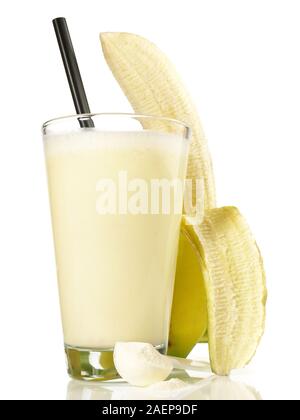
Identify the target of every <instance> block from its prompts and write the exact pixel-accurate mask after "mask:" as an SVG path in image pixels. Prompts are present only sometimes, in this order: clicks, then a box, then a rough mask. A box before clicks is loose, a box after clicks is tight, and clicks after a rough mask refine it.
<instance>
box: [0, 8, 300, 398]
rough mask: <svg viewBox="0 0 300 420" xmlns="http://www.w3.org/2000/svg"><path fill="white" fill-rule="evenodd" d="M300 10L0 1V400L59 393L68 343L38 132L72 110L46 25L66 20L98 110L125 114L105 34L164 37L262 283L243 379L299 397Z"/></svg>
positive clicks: (273, 393)
mask: <svg viewBox="0 0 300 420" xmlns="http://www.w3.org/2000/svg"><path fill="white" fill-rule="evenodd" d="M299 6H300V3H299V1H297V0H294V1H293V0H281V1H279V0H225V1H224V0H219V1H217V0H197V1H195V0H185V1H177V0H164V1H161V0H160V1H155V0H152V1H151V2H149V1H141V0H126V1H124V0H119V1H118V0H107V1H99V0H95V1H94V0H85V1H82V0H80V1H74V0H72V1H66V0H51V1H50V0H47V1H40V2H39V1H35V0H27V1H21V0H19V1H16V0H10V1H8V2H3V5H2V6H1V18H0V19H1V22H0V43H1V49H0V52H1V65H0V72H1V78H0V107H1V114H0V115H1V131H0V133H1V153H0V194H1V196H0V197H1V209H0V211H1V218H0V246H1V259H0V282H1V283H0V323H1V330H0V331H1V332H0V352H1V369H0V372H1V378H0V398H10V399H12V398H15V399H19V398H21V399H23V398H24V399H29V398H30V399H40V398H43V399H45V398H46V399H52V398H54V399H64V398H65V397H66V393H67V385H68V382H69V379H68V377H67V375H66V373H65V362H64V354H63V347H62V346H63V338H62V331H61V327H60V314H59V307H58V295H57V288H56V276H55V262H54V253H53V243H52V233H51V225H50V214H49V210H48V195H47V185H46V176H45V170H44V157H43V149H42V141H41V133H40V126H41V124H42V122H44V121H45V120H47V119H49V118H51V117H55V116H59V115H64V114H70V113H73V105H72V101H71V97H70V94H69V91H68V86H67V83H66V80H65V75H64V71H63V67H62V64H61V61H60V56H59V53H58V48H57V45H56V39H55V36H54V32H53V29H52V24H51V19H52V18H54V17H57V16H65V17H67V18H68V22H69V27H70V31H71V33H72V37H73V42H74V46H75V49H76V52H77V55H78V60H79V63H80V67H81V70H82V76H83V79H84V82H85V85H86V90H87V94H88V96H89V100H90V105H91V108H92V110H93V111H96V112H101V111H125V112H126V111H130V110H131V109H130V106H129V105H128V103H127V101H126V99H125V98H124V97H123V94H122V93H121V91H120V89H119V87H118V85H117V84H116V82H115V81H114V79H113V77H112V76H111V74H110V71H109V70H108V68H107V67H106V64H105V62H104V59H103V57H102V54H101V49H100V44H99V40H98V34H99V32H100V31H103V32H104V31H127V32H134V33H138V34H140V35H143V36H145V37H147V38H149V39H150V40H152V41H154V42H155V43H157V44H158V45H159V46H160V47H161V48H162V49H163V50H164V51H165V52H166V53H167V54H168V55H169V57H170V58H171V59H172V61H173V62H174V63H175V65H176V66H177V68H178V70H179V72H180V73H181V75H182V77H183V79H184V81H185V83H186V85H187V87H188V88H189V90H190V91H191V94H192V96H193V98H194V100H195V102H196V104H197V106H198V109H199V113H200V115H201V119H202V122H203V125H204V128H205V131H206V135H207V137H208V139H209V144H210V150H211V153H212V156H213V161H214V166H215V173H216V182H217V188H218V204H219V205H237V206H238V207H239V208H240V209H241V211H242V212H243V213H244V215H245V216H246V217H247V219H248V221H249V223H250V225H251V227H252V229H253V231H254V233H255V236H256V238H257V241H258V243H259V245H260V247H261V250H262V253H263V256H264V259H265V265H266V271H267V275H268V288H269V302H268V319H267V331H266V334H265V337H264V339H263V341H262V344H261V346H260V348H259V351H258V353H257V356H256V358H255V360H254V361H253V363H252V364H251V365H250V367H249V368H247V369H246V370H245V371H244V372H242V373H241V374H239V375H238V376H239V378H240V380H241V381H242V382H245V383H251V384H252V385H253V386H254V387H255V388H256V389H257V390H258V391H259V392H260V393H261V395H262V398H264V399H270V398H271V399H282V398H287V399H293V398H296V399H300V387H299V374H300V369H299V344H300V340H299V320H300V246H299V238H300V229H299V228H300V222H299V218H300V202H299V179H300V164H299V144H300V123H299V111H300V53H299V42H300V41H299V40H300V25H299V21H300V7H299Z"/></svg>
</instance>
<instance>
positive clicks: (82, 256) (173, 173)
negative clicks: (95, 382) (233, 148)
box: [44, 129, 188, 350]
mask: <svg viewBox="0 0 300 420" xmlns="http://www.w3.org/2000/svg"><path fill="white" fill-rule="evenodd" d="M44 144H45V152H46V162H47V171H48V179H49V191H50V198H51V211H52V220H53V229H54V237H55V249H56V260H57V269H58V281H59V292H60V302H61V312H62V321H63V329H64V337H65V344H66V345H67V346H70V347H76V348H84V349H95V350H96V349H112V348H113V347H114V344H115V342H116V341H145V342H149V343H151V344H153V345H154V346H158V347H162V348H164V347H166V343H167V339H168V329H169V318H170V311H171V304H172V293H173V281H174V275H175V266H176V256H177V248H178V236H179V229H180V221H181V208H182V202H180V206H181V208H180V213H179V212H177V213H176V212H175V211H174V210H175V209H174V206H173V208H172V205H171V206H170V212H169V214H162V213H161V211H158V212H157V211H156V213H155V214H152V213H151V197H150V196H149V193H150V183H151V181H152V180H170V181H172V180H174V179H179V180H183V179H184V177H185V171H186V159H187V149H188V141H187V140H183V139H182V137H180V136H179V135H176V134H168V133H159V132H152V131H147V130H144V131H139V132H134V131H133V132H101V131H98V130H96V129H82V130H79V129H78V131H74V132H71V133H61V134H55V135H51V134H49V135H45V137H44ZM120 171H121V172H122V174H123V175H124V174H126V176H127V181H128V185H127V187H126V186H125V185H123V186H122V185H120V179H119V174H120ZM105 183H106V184H105ZM104 184H105V185H104ZM141 185H142V186H144V187H146V186H147V187H149V188H148V190H145V191H146V192H147V193H148V196H147V197H146V201H145V200H144V201H143V203H142V202H141V200H142V198H141V197H142V196H141V194H145V191H143V192H141V189H138V187H139V186H141ZM104 186H105V188H104ZM132 186H134V187H133V188H132ZM110 188H111V189H110ZM122 188H123V189H124V188H127V189H131V190H132V191H124V190H121V189H122ZM126 193H127V195H128V197H127V207H126V206H125V205H124V203H123V204H122V203H120V200H121V196H122V195H123V196H124V195H125V194H126ZM171 196H172V191H171V195H170V197H171ZM144 198H145V197H144ZM104 204H105V205H106V206H104ZM121 204H122V208H120V205H121ZM142 204H144V205H147V207H146V208H143V207H141V205H142ZM177 204H178V203H177ZM159 207H160V209H161V206H159ZM152 210H153V209H152ZM156 210H157V209H156Z"/></svg>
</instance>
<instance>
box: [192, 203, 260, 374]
mask: <svg viewBox="0 0 300 420" xmlns="http://www.w3.org/2000/svg"><path fill="white" fill-rule="evenodd" d="M185 231H186V233H187V235H188V236H189V238H190V239H191V241H192V242H193V243H194V244H195V246H196V248H197V252H198V253H199V254H200V255H201V257H202V259H203V265H202V270H203V279H204V282H205V289H206V298H207V310H208V342H209V351H210V360H211V366H212V370H213V371H214V373H216V374H218V375H228V374H229V373H230V371H231V370H233V369H238V368H242V367H244V366H245V365H246V364H247V363H248V362H249V361H250V360H251V359H252V357H253V355H254V354H255V352H256V349H257V346H258V344H259V341H260V339H261V337H262V335H263V332H264V326H265V305H266V299H267V290H266V282H265V272H264V268H263V262H262V258H261V255H260V252H259V249H258V247H257V244H256V242H255V240H254V238H253V235H252V233H251V232H250V229H249V227H248V225H247V223H246V221H245V219H244V218H243V217H242V215H241V214H240V213H239V211H238V210H237V209H236V208H234V207H224V208H220V209H213V210H209V211H207V212H206V215H205V218H204V221H203V223H202V224H201V225H198V226H191V225H187V226H186V227H185ZM199 281H201V279H199ZM199 310H200V309H199ZM195 344H196V343H195Z"/></svg>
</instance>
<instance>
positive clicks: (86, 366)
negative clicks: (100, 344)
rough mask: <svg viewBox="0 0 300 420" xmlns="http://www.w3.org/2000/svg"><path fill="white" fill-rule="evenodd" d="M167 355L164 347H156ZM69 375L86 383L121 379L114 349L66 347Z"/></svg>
mask: <svg viewBox="0 0 300 420" xmlns="http://www.w3.org/2000/svg"><path fill="white" fill-rule="evenodd" d="M155 348H156V350H158V351H159V352H160V353H162V354H165V353H166V347H165V346H164V345H160V346H156V347H155ZM65 353H66V357H67V365H68V374H69V375H70V376H71V378H74V379H78V380H84V381H113V380H116V379H120V376H119V374H118V372H117V371H116V368H115V365H114V360H113V349H82V348H79V347H71V346H68V345H65Z"/></svg>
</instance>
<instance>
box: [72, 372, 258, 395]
mask: <svg viewBox="0 0 300 420" xmlns="http://www.w3.org/2000/svg"><path fill="white" fill-rule="evenodd" d="M67 399H68V400H208V401H209V400H217V401H218V400H253V401H254V400H261V399H262V398H261V396H260V395H259V393H258V392H257V391H256V390H255V389H253V388H251V387H250V386H248V385H245V384H243V383H240V382H236V381H233V380H231V379H230V378H227V377H218V376H212V377H210V378H207V379H202V380H199V379H195V378H189V377H187V376H182V377H181V378H179V377H178V375H177V378H173V379H171V380H169V381H165V382H160V383H159V384H155V385H153V386H151V387H148V388H138V387H132V386H130V385H128V384H125V383H122V382H115V383H102V384H99V383H85V382H80V381H71V382H70V383H69V385H68V392H67Z"/></svg>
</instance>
